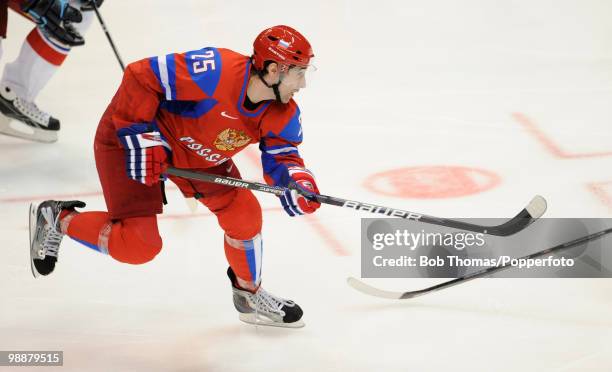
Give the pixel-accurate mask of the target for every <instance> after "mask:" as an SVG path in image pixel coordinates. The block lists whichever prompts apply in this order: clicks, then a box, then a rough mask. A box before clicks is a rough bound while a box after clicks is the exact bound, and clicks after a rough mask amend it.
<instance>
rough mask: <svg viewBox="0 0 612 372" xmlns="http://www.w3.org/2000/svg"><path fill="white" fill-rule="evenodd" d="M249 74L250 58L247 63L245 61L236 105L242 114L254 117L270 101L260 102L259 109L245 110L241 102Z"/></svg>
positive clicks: (266, 106) (265, 107)
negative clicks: (242, 79)
mask: <svg viewBox="0 0 612 372" xmlns="http://www.w3.org/2000/svg"><path fill="white" fill-rule="evenodd" d="M249 76H251V61H250V60H248V61H247V63H246V71H245V73H244V82H243V83H242V90H240V98H239V99H238V105H237V106H238V111H239V112H240V113H241V114H242V115H244V116H248V117H255V116H258V115H259V114H261V113H262V112H263V111H264V110H265V109H267V108H268V106H269V105H270V103H271V102H272V101H269V102H266V103H264V104H262V105H261V106H259V109H257V110H255V111H253V112H250V111H247V110H245V109H244V108H243V107H242V104H243V103H244V95H245V92H246V88H247V85H248V83H249Z"/></svg>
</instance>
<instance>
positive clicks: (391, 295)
mask: <svg viewBox="0 0 612 372" xmlns="http://www.w3.org/2000/svg"><path fill="white" fill-rule="evenodd" d="M346 282H347V283H348V285H349V286H351V287H352V288H353V289H355V290H357V291H359V292H361V293H364V294H367V295H369V296H374V297H379V298H387V299H392V300H399V299H401V298H402V295H403V293H402V292H393V291H385V290H382V289H378V288H375V287H372V286H371V285H369V284H366V283H364V282H362V281H361V280H359V279H356V278H353V277H352V276H349V277H348V278H346Z"/></svg>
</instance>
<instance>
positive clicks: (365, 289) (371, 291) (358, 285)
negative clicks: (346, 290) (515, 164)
mask: <svg viewBox="0 0 612 372" xmlns="http://www.w3.org/2000/svg"><path fill="white" fill-rule="evenodd" d="M610 233H612V227H611V228H608V229H605V230H602V231H599V232H596V233H593V234H590V235H587V236H583V237H581V238H578V239H575V240H572V241H569V242H566V243H562V244H559V245H556V246H554V247H552V248H548V249H545V250H543V251H539V252H535V253H532V254H530V255H527V256H523V257H521V258H519V260H529V259H532V258H536V257H541V256H546V255H549V254H553V253H559V252H561V251H564V250H566V249H570V248H574V247H577V246H579V245H582V244H585V243H588V242H590V241H592V240H595V239H600V238H602V237H604V236H605V235H607V234H610ZM511 267H513V266H512V265H511V263H507V264H505V265H501V266H493V267H489V268H486V269H482V270H479V271H476V272H475V273H472V274H468V275H466V276H462V277H460V278H457V279H453V280H449V281H447V282H443V283H440V284H437V285H434V286H431V287H427V288H424V289H419V290H416V291H407V292H393V291H386V290H383V289H378V288H376V287H372V286H371V285H369V284H366V283H364V282H362V281H361V280H359V279H356V278H352V277H349V278H348V279H347V282H348V284H349V285H350V286H351V287H353V288H354V289H356V290H358V291H359V292H361V293H365V294H367V295H370V296H374V297H381V298H389V299H394V300H405V299H408V298H414V297H418V296H423V295H426V294H428V293H432V292H436V291H439V290H441V289H444V288H449V287H453V286H456V285H459V284H462V283H465V282H468V281H470V280H474V279H478V278H482V277H485V276H489V275H491V274H493V273H496V272H499V271H502V270H506V269H509V268H511Z"/></svg>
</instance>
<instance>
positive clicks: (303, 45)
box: [252, 25, 314, 71]
mask: <svg viewBox="0 0 612 372" xmlns="http://www.w3.org/2000/svg"><path fill="white" fill-rule="evenodd" d="M312 57H314V54H313V53H312V47H311V46H310V43H309V42H308V40H306V38H305V37H304V35H302V34H300V33H299V32H298V31H297V30H295V29H293V28H291V27H289V26H282V25H281V26H273V27H270V28H267V29H265V30H263V31H262V32H261V33H260V34H259V35H257V38H255V41H254V42H253V57H252V60H253V66H254V67H255V68H256V69H258V70H260V71H261V70H263V68H264V62H265V61H274V62H277V63H283V64H286V65H296V66H301V67H306V66H308V63H309V62H310V59H311V58H312Z"/></svg>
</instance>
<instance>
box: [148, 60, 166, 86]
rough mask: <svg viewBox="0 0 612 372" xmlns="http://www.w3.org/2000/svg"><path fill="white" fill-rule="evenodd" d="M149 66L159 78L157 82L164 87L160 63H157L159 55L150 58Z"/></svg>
mask: <svg viewBox="0 0 612 372" xmlns="http://www.w3.org/2000/svg"><path fill="white" fill-rule="evenodd" d="M149 66H150V67H151V70H153V73H154V74H155V77H156V78H157V82H158V83H159V86H160V87H161V88H162V89H164V85H163V84H162V81H161V76H160V75H159V65H158V64H157V57H151V58H149Z"/></svg>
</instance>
